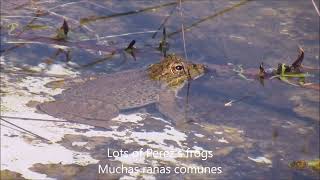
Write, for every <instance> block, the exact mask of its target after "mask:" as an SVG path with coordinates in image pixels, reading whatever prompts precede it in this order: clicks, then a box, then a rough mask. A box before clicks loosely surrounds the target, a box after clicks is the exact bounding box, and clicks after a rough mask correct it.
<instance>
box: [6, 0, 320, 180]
mask: <svg viewBox="0 0 320 180" xmlns="http://www.w3.org/2000/svg"><path fill="white" fill-rule="evenodd" d="M318 6H319V5H318ZM180 10H181V9H180V8H179V3H176V2H175V1H169V0H168V1H164V0H163V1H143V0H141V1H140V0H139V1H112V0H111V1H79V2H75V1H22V0H19V1H14V2H13V1H5V0H3V1H1V56H2V58H3V63H2V67H1V73H3V74H4V75H5V76H6V77H8V79H9V80H8V81H9V82H15V81H17V82H19V81H21V79H24V78H26V77H27V76H30V75H32V76H40V77H42V76H43V77H45V76H47V74H46V72H48V71H49V70H50V68H51V69H52V67H53V66H54V65H57V64H58V65H60V66H62V67H64V68H66V69H68V70H70V71H73V72H77V73H78V74H80V75H87V74H90V75H93V76H94V75H96V74H103V73H106V74H109V73H114V72H120V71H123V70H127V69H141V68H146V67H148V66H149V65H150V64H153V63H156V62H158V61H159V60H160V59H161V58H162V54H161V52H160V51H158V49H157V48H158V46H159V41H160V40H161V39H162V29H158V28H159V27H160V26H161V24H162V23H163V22H165V27H166V31H167V35H168V39H167V40H168V43H169V44H170V48H169V51H168V52H169V53H176V54H180V55H182V56H184V53H185V52H184V45H183V41H182V33H181V25H182V24H183V26H184V28H185V30H184V35H185V47H186V55H187V58H188V60H190V61H192V62H194V63H202V64H206V65H207V66H208V67H209V70H208V72H207V73H206V74H205V75H204V76H202V77H201V78H199V79H197V80H195V81H192V82H191V83H190V87H189V89H188V88H187V87H184V88H183V89H182V91H180V92H179V94H178V95H179V96H180V97H183V98H182V99H181V100H180V101H179V102H180V105H181V106H182V107H183V106H186V104H185V103H186V101H185V99H186V98H185V97H186V96H187V94H188V106H190V107H191V108H190V109H189V111H188V112H187V113H188V114H192V115H195V116H194V117H196V123H197V124H198V125H194V126H193V125H190V126H188V129H178V128H177V129H178V131H179V132H183V133H185V135H186V137H185V138H184V139H182V140H180V139H179V140H177V141H175V140H174V136H173V139H171V140H170V139H169V140H166V141H165V142H162V144H161V143H159V142H158V141H157V140H154V141H152V140H150V139H148V137H145V139H146V140H145V142H147V143H146V144H144V145H142V144H141V143H137V142H135V141H134V140H133V141H132V142H127V141H126V140H125V139H126V136H127V137H129V135H128V134H126V135H124V136H123V137H120V138H112V137H107V138H106V137H99V136H95V137H87V136H82V135H64V137H63V139H62V140H61V141H59V142H58V144H59V145H61V146H63V147H65V148H66V149H70V150H73V151H76V152H86V153H88V154H89V155H90V156H92V157H93V158H94V159H97V160H99V163H97V164H90V165H86V166H80V165H78V164H77V165H76V164H55V163H53V164H50V163H47V164H41V163H40V164H36V165H33V167H32V168H31V170H32V171H34V172H38V173H41V174H46V175H47V176H48V177H53V178H58V179H63V178H76V179H81V178H85V179H109V178H111V177H112V178H120V177H122V176H123V175H124V174H98V173H97V169H98V168H97V167H98V164H102V165H105V164H109V165H110V166H114V167H117V166H119V165H120V164H121V162H123V161H121V160H113V158H107V157H106V153H107V149H108V148H109V149H112V150H113V151H116V150H120V149H126V150H128V151H130V152H132V151H137V150H139V149H140V148H145V149H147V148H152V149H157V147H158V146H157V145H164V146H168V147H174V148H178V149H179V148H180V149H185V148H187V147H201V148H202V149H205V150H211V151H213V153H214V157H213V158H211V159H208V160H201V159H199V158H181V159H179V158H178V159H176V160H175V161H170V160H165V159H164V160H161V158H160V159H147V160H145V161H144V162H143V163H140V164H139V163H138V164H135V166H138V167H145V166H154V167H160V166H163V167H175V166H183V165H188V166H190V165H192V164H197V165H198V166H205V167H213V166H221V167H222V170H223V172H222V173H221V174H212V173H211V174H210V173H209V174H208V173H200V174H199V173H198V174H192V173H191V174H177V173H168V174H161V173H158V174H149V176H148V175H146V174H143V173H142V174H135V175H132V174H131V176H135V177H143V178H145V179H148V178H151V177H155V178H158V179H177V178H181V179H183V178H185V179H205V178H208V179H214V178H216V179H317V178H319V176H318V172H319V171H314V170H312V169H311V168H305V169H301V170H299V169H294V168H290V167H289V164H290V163H291V162H293V161H296V160H316V159H319V148H320V147H319V121H320V120H319V91H318V90H315V89H307V88H302V87H296V86H293V85H290V84H287V83H284V82H281V81H279V80H277V79H272V80H265V81H264V86H262V85H261V83H259V81H258V80H252V81H251V80H246V79H244V78H242V77H240V76H239V75H237V73H236V72H234V71H233V70H232V69H233V67H237V66H238V65H242V67H243V68H244V69H245V70H246V69H249V68H255V69H257V70H258V67H259V65H260V63H261V62H264V64H265V66H266V67H276V66H277V64H278V63H286V64H291V63H292V62H293V61H294V60H295V59H296V58H297V56H298V51H297V50H298V47H299V46H300V47H302V48H303V49H304V52H305V57H304V61H303V64H304V65H306V66H308V67H312V68H314V69H315V70H311V71H310V73H311V75H312V77H308V78H307V82H312V83H315V84H316V83H319V70H317V68H319V16H318V15H317V12H316V11H315V9H314V6H313V4H312V2H311V1H302V0H301V1H300V0H297V1H289V0H283V1H267V0H259V1H223V0H221V1H220V0H219V1H209V0H208V1H206V0H202V1H183V2H182V16H181V14H180ZM63 18H65V19H66V21H67V22H68V24H69V27H70V33H69V37H68V40H67V41H54V40H51V39H50V37H53V36H54V34H55V30H56V28H59V27H60V26H61V25H62V22H63ZM80 22H82V24H81V23H80ZM155 31H158V33H157V34H156V36H155V38H152V36H153V35H154V33H155ZM131 40H136V44H135V46H136V48H137V52H136V54H135V56H136V60H135V59H134V58H133V57H132V56H131V55H130V54H129V53H127V52H125V51H124V49H125V48H126V47H127V46H128V44H129V43H130V42H131ZM58 45H59V46H58ZM59 49H60V50H59ZM227 64H229V65H227ZM213 65H218V66H217V67H218V68H216V69H215V70H214V69H210V67H213ZM35 67H36V70H34V68H35ZM39 67H40V68H39ZM41 67H43V68H41ZM17 68H19V71H17ZM39 69H40V70H39ZM217 69H219V70H222V71H223V70H224V69H226V70H225V71H226V73H219V71H218V72H217ZM65 77H66V78H68V75H67V76H65ZM3 81H7V78H5V79H3ZM2 84H3V85H4V86H6V82H4V83H2ZM3 91H5V89H4V90H3ZM1 92H2V91H1ZM40 93H41V92H40ZM5 95H6V92H4V93H3V94H2V96H5ZM244 96H248V97H247V98H244V99H242V100H241V101H239V102H235V103H233V105H232V106H231V107H226V106H225V103H227V102H229V101H230V100H237V99H241V98H242V97H244ZM11 108H12V107H11ZM145 109H146V110H137V111H139V112H141V111H142V112H148V113H149V114H151V115H155V116H157V115H158V112H156V111H155V108H153V107H146V108H145ZM2 111H3V110H2ZM133 111H134V110H133ZM134 112H135V111H134ZM128 113H131V112H128ZM25 123H28V121H26V122H25ZM118 125H119V128H120V129H118V130H121V129H122V130H123V129H125V130H127V131H128V133H129V134H130V133H131V132H141V133H142V132H160V131H163V130H166V129H170V128H168V127H167V126H166V125H167V124H166V123H165V122H162V121H155V118H153V117H147V119H146V120H144V121H143V123H138V124H135V123H131V124H130V123H129V124H128V123H122V124H121V123H119V124H118ZM1 128H4V127H2V126H1ZM105 131H107V130H105ZM142 137H143V134H142ZM140 138H141V137H140ZM177 138H178V137H177ZM142 139H144V138H142ZM151 139H152V138H151ZM77 141H86V142H88V144H87V145H88V146H89V147H90V148H89V149H88V148H83V147H82V148H81V147H78V146H74V145H72V142H77ZM177 142H182V143H183V144H177ZM151 144H153V145H151ZM158 149H161V148H160V147H158ZM56 156H59V154H56ZM259 158H260V159H259ZM1 163H2V164H3V162H1ZM5 163H6V162H4V164H5ZM127 165H128V166H133V165H132V164H130V163H127ZM120 166H121V165H120ZM3 169H6V168H5V166H3V165H2V167H1V170H3ZM9 170H10V169H9ZM126 175H128V174H126ZM126 178H128V176H126V177H124V179H126Z"/></svg>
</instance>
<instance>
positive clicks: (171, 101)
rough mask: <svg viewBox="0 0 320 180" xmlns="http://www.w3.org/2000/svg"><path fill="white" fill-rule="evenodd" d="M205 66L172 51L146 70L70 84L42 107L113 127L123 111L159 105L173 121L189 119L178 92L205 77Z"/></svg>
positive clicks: (63, 116) (66, 117) (62, 115)
mask: <svg viewBox="0 0 320 180" xmlns="http://www.w3.org/2000/svg"><path fill="white" fill-rule="evenodd" d="M205 69H206V67H205V65H203V64H195V63H192V62H189V61H186V60H185V59H184V58H182V57H181V56H179V55H176V54H168V55H167V56H166V57H164V58H163V59H162V60H161V61H160V62H158V63H155V64H152V65H149V66H148V67H147V68H144V69H136V70H125V71H121V72H116V73H113V74H103V75H97V76H95V77H94V78H92V77H90V78H83V79H85V80H84V81H82V82H81V83H70V84H71V85H69V86H68V85H66V87H67V88H66V89H65V90H63V91H62V92H61V94H58V95H56V96H54V97H53V98H54V100H53V101H48V102H44V103H41V104H39V105H38V107H37V108H38V110H40V111H42V112H44V113H46V114H48V115H51V116H53V117H56V118H60V119H64V120H67V121H71V122H76V123H81V124H87V125H92V126H95V127H101V128H109V127H108V126H109V125H108V123H107V122H108V121H110V120H112V119H113V118H115V117H117V116H118V115H119V114H120V113H121V112H124V111H127V110H132V109H136V108H138V109H139V108H142V107H146V106H148V105H155V107H156V109H157V110H158V111H159V112H160V113H161V114H162V115H164V116H165V117H167V118H169V119H170V120H171V122H173V124H175V125H177V124H183V123H185V122H187V121H188V120H187V119H186V118H185V116H184V113H183V107H179V105H178V103H177V100H178V99H179V98H181V97H178V95H177V94H178V92H179V91H180V89H181V88H182V87H184V85H185V84H186V83H187V82H189V81H192V80H195V79H197V78H199V77H201V76H202V75H203V74H204V73H205Z"/></svg>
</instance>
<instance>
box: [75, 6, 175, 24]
mask: <svg viewBox="0 0 320 180" xmlns="http://www.w3.org/2000/svg"><path fill="white" fill-rule="evenodd" d="M176 4H177V2H170V3H165V4H160V5H157V6H152V7H148V8H144V9H139V10H134V11H128V12H123V13H116V14H111V15H108V16H90V17H86V18H81V19H80V24H81V25H84V24H87V23H90V22H94V21H98V20H103V19H109V18H114V17H120V16H127V15H132V14H138V13H141V12H146V11H154V10H156V9H159V8H163V7H167V6H172V5H176Z"/></svg>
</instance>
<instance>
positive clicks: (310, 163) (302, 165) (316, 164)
mask: <svg viewBox="0 0 320 180" xmlns="http://www.w3.org/2000/svg"><path fill="white" fill-rule="evenodd" d="M289 167H290V168H293V169H298V170H303V169H307V168H310V169H312V170H314V171H317V172H320V160H319V159H316V160H297V161H293V162H291V163H290V164H289Z"/></svg>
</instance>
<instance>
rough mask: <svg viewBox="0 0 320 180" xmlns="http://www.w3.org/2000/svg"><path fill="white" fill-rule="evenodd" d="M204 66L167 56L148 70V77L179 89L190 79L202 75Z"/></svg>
mask: <svg viewBox="0 0 320 180" xmlns="http://www.w3.org/2000/svg"><path fill="white" fill-rule="evenodd" d="M204 71H205V66H204V65H202V64H192V63H190V62H186V61H185V60H183V58H181V57H179V56H176V55H174V54H169V55H168V56H167V57H166V58H164V59H163V60H161V62H159V63H157V64H153V65H151V66H150V67H149V68H148V73H149V77H150V78H151V79H153V80H159V81H162V82H164V83H166V84H167V85H168V86H169V87H173V88H175V87H179V86H182V85H183V84H184V83H185V82H187V81H188V80H190V79H196V78H198V77H200V76H201V75H203V74H204Z"/></svg>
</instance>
